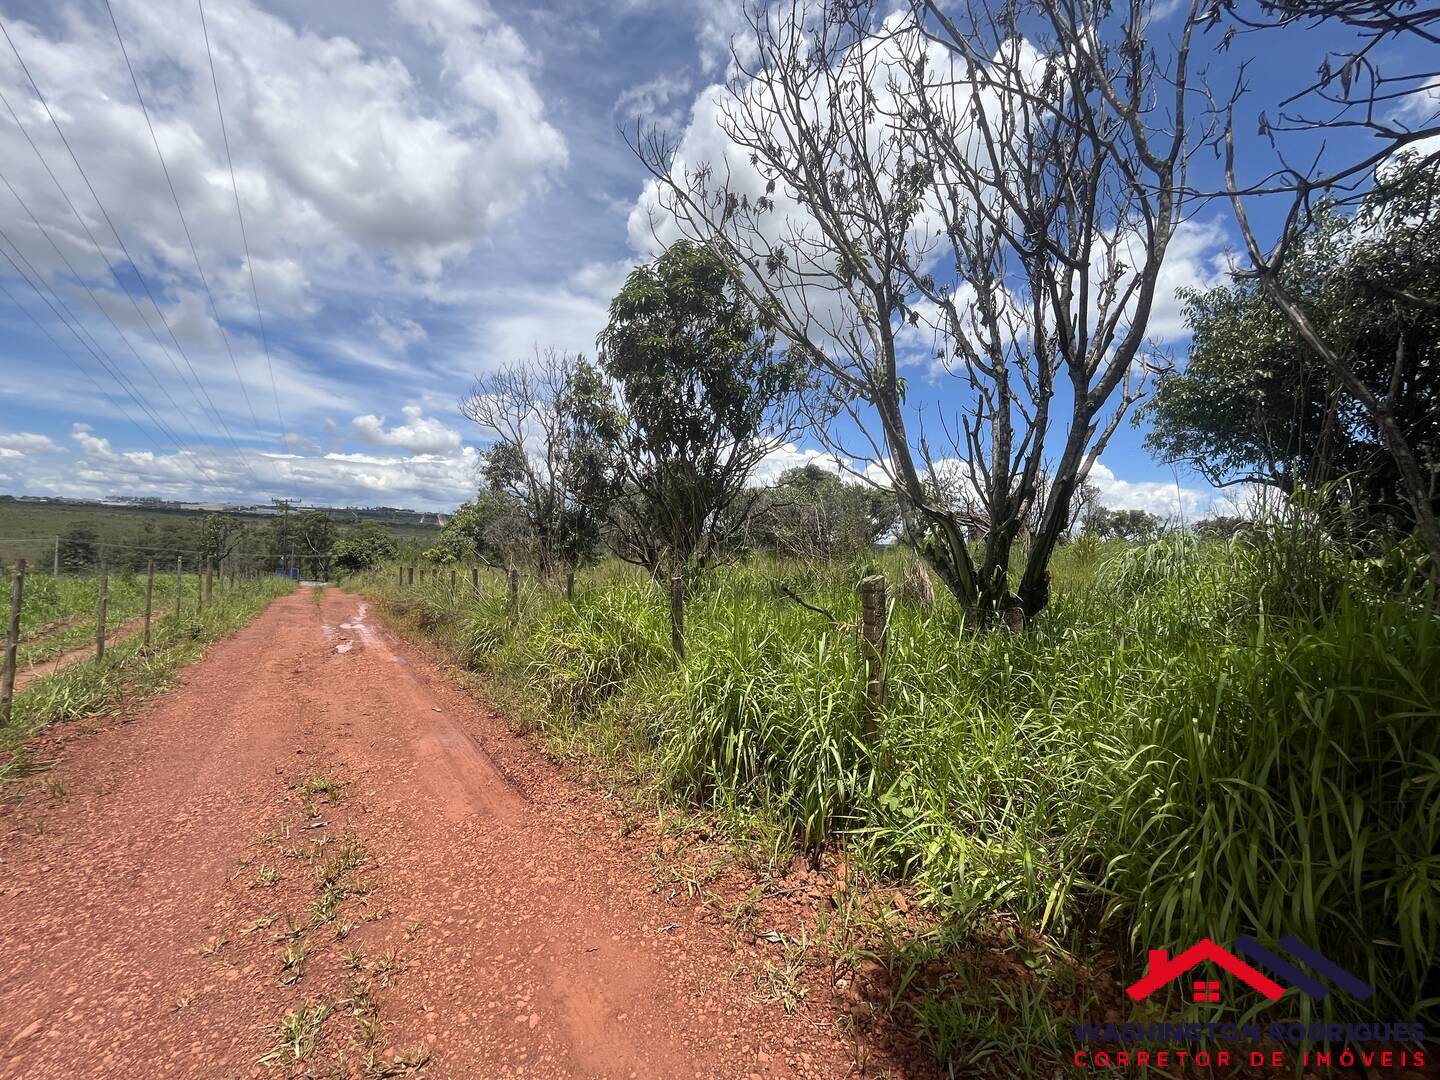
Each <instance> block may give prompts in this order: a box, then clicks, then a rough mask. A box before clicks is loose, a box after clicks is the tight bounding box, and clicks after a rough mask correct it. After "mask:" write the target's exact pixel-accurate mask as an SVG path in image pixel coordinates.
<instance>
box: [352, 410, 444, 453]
mask: <svg viewBox="0 0 1440 1080" xmlns="http://www.w3.org/2000/svg"><path fill="white" fill-rule="evenodd" d="M401 412H402V413H403V414H404V416H405V423H403V424H397V425H396V426H395V427H392V428H386V427H385V417H383V416H375V415H373V414H369V415H366V416H357V417H355V419H354V420H352V421H351V428H352V430H353V431H354V432H355V434H356V436H357V437H358V438H360V439H361V440H362V441H363V442H367V443H370V444H371V445H372V446H395V447H399V448H400V449H403V450H409V451H411V452H413V453H416V454H439V453H445V452H447V451H455V450H458V449H459V448H460V433H459V432H457V431H452V430H451V429H450V428H448V427H446V426H445V424H444V423H443V422H442V421H440V420H437V419H435V418H434V417H429V416H425V415H424V412H423V410H422V409H421V407H420V406H419V405H406V406H405V407H404V408H403V409H402V410H401Z"/></svg>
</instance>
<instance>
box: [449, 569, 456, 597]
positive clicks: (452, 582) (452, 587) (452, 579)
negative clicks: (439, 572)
mask: <svg viewBox="0 0 1440 1080" xmlns="http://www.w3.org/2000/svg"><path fill="white" fill-rule="evenodd" d="M450 595H451V596H454V595H455V570H454V568H453V567H452V568H451V570H450Z"/></svg>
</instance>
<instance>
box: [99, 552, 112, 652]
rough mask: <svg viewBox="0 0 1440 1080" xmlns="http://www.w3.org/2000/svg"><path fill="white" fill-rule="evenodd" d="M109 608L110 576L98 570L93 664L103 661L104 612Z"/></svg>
mask: <svg viewBox="0 0 1440 1080" xmlns="http://www.w3.org/2000/svg"><path fill="white" fill-rule="evenodd" d="M109 606H110V576H109V575H108V574H106V573H105V568H104V567H103V566H102V567H101V568H100V603H99V605H98V607H97V608H96V611H95V662H96V663H97V664H98V663H100V661H102V660H104V659H105V611H106V609H107V608H109Z"/></svg>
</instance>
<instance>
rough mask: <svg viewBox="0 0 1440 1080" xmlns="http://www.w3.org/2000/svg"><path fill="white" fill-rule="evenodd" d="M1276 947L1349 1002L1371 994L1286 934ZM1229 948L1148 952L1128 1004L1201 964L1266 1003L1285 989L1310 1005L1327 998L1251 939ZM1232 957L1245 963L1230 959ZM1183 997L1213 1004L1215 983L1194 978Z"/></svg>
mask: <svg viewBox="0 0 1440 1080" xmlns="http://www.w3.org/2000/svg"><path fill="white" fill-rule="evenodd" d="M1280 947H1281V948H1282V949H1284V950H1285V951H1286V952H1288V953H1289V954H1290V955H1292V956H1294V957H1296V958H1297V959H1298V960H1300V961H1302V962H1303V963H1304V964H1305V965H1306V966H1308V967H1309V968H1310V969H1311V970H1312V971H1315V972H1317V973H1318V974H1320V975H1323V976H1324V977H1326V978H1327V979H1329V980H1330V981H1331V982H1333V983H1334V984H1335V985H1337V986H1339V987H1340V988H1341V989H1342V990H1344V991H1345V992H1346V993H1347V994H1349V995H1350V996H1352V997H1355V998H1358V999H1359V1000H1361V1001H1364V1000H1366V999H1367V998H1369V997H1370V995H1371V994H1373V993H1374V990H1373V989H1372V988H1371V987H1370V986H1369V985H1368V984H1367V983H1365V982H1364V981H1362V980H1361V979H1359V978H1357V977H1356V976H1354V975H1352V974H1351V973H1350V972H1348V971H1346V970H1345V969H1344V968H1342V967H1341V966H1340V965H1339V964H1337V963H1335V962H1334V961H1333V960H1330V959H1329V958H1327V957H1324V956H1322V955H1320V954H1319V953H1318V952H1316V951H1315V950H1314V949H1312V948H1310V947H1309V946H1308V945H1306V944H1305V943H1304V942H1302V941H1300V940H1299V939H1298V938H1295V937H1293V936H1288V935H1287V936H1286V937H1283V938H1281V939H1280ZM1233 948H1234V950H1235V951H1234V952H1232V951H1231V950H1230V949H1225V948H1222V947H1221V946H1219V945H1217V944H1215V942H1213V941H1211V940H1210V939H1209V938H1201V939H1200V940H1199V941H1197V942H1196V943H1195V944H1194V945H1191V946H1190V947H1189V948H1188V949H1186V950H1185V951H1184V952H1182V953H1181V954H1180V955H1179V956H1176V957H1173V958H1172V957H1171V956H1170V953H1169V951H1168V950H1166V949H1151V950H1150V957H1149V964H1148V970H1147V971H1146V972H1145V975H1144V977H1143V978H1141V979H1140V980H1139V981H1138V982H1135V983H1133V984H1131V985H1130V986H1128V987H1126V988H1125V993H1127V994H1128V995H1130V998H1131V999H1132V1000H1134V1001H1143V1000H1144V999H1145V998H1148V997H1149V996H1150V995H1151V994H1153V993H1155V991H1157V990H1159V989H1160V988H1161V987H1163V986H1168V985H1169V984H1170V983H1172V982H1175V981H1176V980H1177V979H1181V978H1183V977H1184V976H1186V975H1188V974H1189V973H1190V972H1191V971H1192V970H1194V969H1195V968H1197V967H1199V966H1200V965H1202V964H1213V965H1214V966H1215V967H1218V968H1220V969H1221V970H1223V971H1226V972H1229V974H1230V975H1232V976H1233V977H1234V978H1236V979H1238V980H1239V981H1240V982H1242V983H1244V984H1245V985H1246V986H1248V987H1250V989H1252V990H1254V991H1255V992H1256V993H1257V994H1260V995H1261V996H1262V997H1264V998H1266V999H1267V1000H1269V1001H1279V1000H1280V998H1281V996H1282V995H1283V994H1284V993H1285V991H1286V989H1287V988H1288V987H1294V988H1295V989H1297V990H1299V991H1300V992H1301V993H1303V994H1305V995H1307V996H1308V997H1310V998H1312V999H1314V1000H1315V1001H1320V1000H1322V999H1324V997H1325V995H1326V994H1328V993H1329V987H1327V986H1326V985H1325V984H1324V983H1322V982H1320V981H1319V979H1317V978H1315V977H1314V976H1311V975H1309V974H1307V973H1306V972H1305V971H1303V970H1302V969H1300V968H1299V967H1297V966H1296V965H1294V964H1292V963H1290V961H1288V960H1285V959H1283V958H1281V957H1279V956H1277V955H1276V954H1275V953H1273V952H1271V951H1270V950H1269V949H1267V948H1265V947H1264V946H1263V945H1261V944H1259V942H1257V941H1255V939H1254V938H1249V937H1239V938H1236V939H1235V944H1234V946H1233ZM1236 952H1238V953H1240V954H1241V956H1243V957H1245V959H1241V956H1237V955H1235V953H1236ZM1247 960H1248V961H1253V962H1254V964H1258V965H1259V966H1260V967H1263V968H1265V969H1267V970H1268V971H1269V972H1271V974H1273V975H1274V976H1275V977H1276V978H1275V979H1272V978H1271V977H1270V976H1269V975H1266V974H1265V972H1263V971H1261V970H1259V968H1257V967H1255V966H1252V964H1251V963H1247ZM1276 979H1283V980H1284V982H1285V985H1282V984H1281V983H1280V982H1277V981H1276ZM1189 997H1190V999H1191V1000H1192V1001H1196V1002H1199V1003H1201V1004H1219V1003H1220V1000H1221V997H1220V983H1219V981H1218V980H1214V979H1203V978H1202V979H1196V980H1194V981H1193V982H1192V983H1191V986H1190V994H1189Z"/></svg>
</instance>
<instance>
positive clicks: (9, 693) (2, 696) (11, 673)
mask: <svg viewBox="0 0 1440 1080" xmlns="http://www.w3.org/2000/svg"><path fill="white" fill-rule="evenodd" d="M24 599H25V560H24V559H16V560H15V577H14V578H13V579H12V580H11V582H10V618H9V620H8V621H7V622H6V624H5V671H4V674H3V676H0V727H4V726H5V725H6V724H8V723H10V703H11V702H12V701H13V700H14V699H15V653H16V650H18V649H19V648H20V605H21V603H23V601H24Z"/></svg>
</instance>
